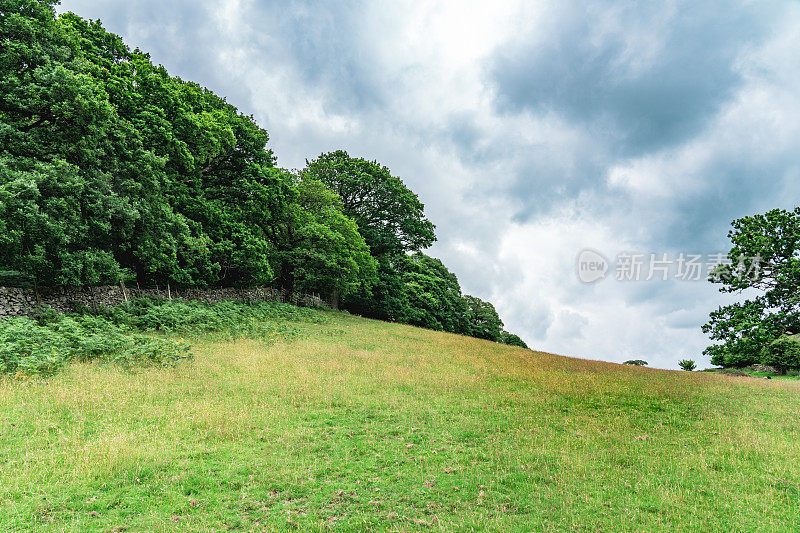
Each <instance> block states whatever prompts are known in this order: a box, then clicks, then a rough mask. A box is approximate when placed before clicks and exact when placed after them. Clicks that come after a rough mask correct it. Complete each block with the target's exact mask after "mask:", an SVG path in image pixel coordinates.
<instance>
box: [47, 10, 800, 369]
mask: <svg viewBox="0 0 800 533" xmlns="http://www.w3.org/2000/svg"><path fill="white" fill-rule="evenodd" d="M58 9H59V11H62V12H63V11H73V12H75V13H77V14H78V15H80V16H82V17H84V18H90V19H100V20H101V21H102V22H103V25H104V26H105V27H106V29H108V30H109V31H111V32H113V33H116V34H118V35H120V36H122V37H123V39H124V40H125V42H126V43H127V44H128V45H129V46H130V47H131V48H136V47H138V48H140V49H142V50H144V51H147V52H149V53H150V54H151V57H152V60H153V62H155V63H160V64H163V65H164V66H165V67H166V68H167V70H168V71H169V72H170V74H172V75H176V76H179V77H181V78H183V79H187V80H192V81H195V82H198V83H200V84H201V85H203V86H205V87H208V88H209V89H211V90H213V91H214V92H216V93H217V94H220V95H222V96H225V97H226V98H227V100H228V101H229V102H230V103H232V104H234V105H236V106H237V107H238V108H239V109H240V110H241V111H242V112H244V113H246V114H252V115H253V116H254V118H255V120H256V122H258V124H259V125H260V126H262V127H264V128H265V129H267V131H268V132H269V134H270V142H269V146H270V147H271V148H272V149H273V150H274V152H275V154H276V156H277V158H278V164H279V165H280V166H282V167H285V168H290V169H291V168H302V167H303V166H305V160H306V159H311V158H314V157H316V156H318V155H319V154H320V153H323V152H327V151H330V150H335V149H345V150H347V151H348V152H349V153H350V155H352V156H360V157H365V158H367V159H370V160H377V161H379V162H380V163H382V164H384V165H386V166H388V167H389V168H390V169H391V171H392V173H393V174H394V175H396V176H398V177H400V178H401V179H402V180H403V181H404V182H405V183H406V184H407V185H408V186H409V187H410V188H411V189H412V190H413V191H414V192H416V193H417V194H418V195H419V196H420V199H421V200H422V201H423V203H424V204H425V206H426V212H427V214H428V217H429V218H430V220H431V221H432V222H433V223H434V224H436V226H437V236H438V242H437V243H436V244H435V245H434V246H433V247H432V248H431V249H430V250H429V251H428V253H429V254H430V255H433V256H435V257H438V258H440V259H442V260H443V261H444V263H445V264H446V265H447V266H448V267H449V268H450V269H451V270H452V271H453V272H454V273H455V274H456V275H457V276H458V278H459V281H460V282H461V286H462V289H463V290H464V292H466V293H469V294H473V295H475V296H478V297H480V298H483V299H486V300H489V301H491V302H493V303H494V304H495V306H496V308H497V310H498V312H499V313H500V316H501V317H502V319H503V321H504V322H505V325H506V328H507V329H508V330H510V331H512V332H515V333H517V334H519V335H520V336H521V337H522V338H523V339H524V340H525V341H526V342H527V343H528V344H529V345H530V346H531V348H534V349H537V350H543V351H549V352H553V353H559V354H565V355H572V356H578V357H587V358H591V359H601V360H606V361H614V362H623V361H625V360H628V359H644V360H646V361H648V362H649V363H650V366H654V367H660V368H672V369H675V368H677V361H678V360H680V359H693V360H695V361H697V362H698V366H699V367H700V368H705V367H707V366H709V360H708V358H707V357H705V356H704V355H703V354H702V351H703V348H704V347H705V346H707V345H708V344H709V341H708V339H707V337H706V336H705V334H703V333H702V331H701V329H700V328H701V326H702V325H703V324H704V323H705V322H706V321H707V318H708V314H709V312H711V311H712V310H714V309H716V308H717V307H718V306H720V305H724V304H727V303H730V302H732V301H735V300H736V299H741V298H743V295H728V294H721V293H719V292H718V286H716V285H714V284H711V283H709V282H708V281H706V271H707V269H708V268H709V267H710V266H713V264H715V263H716V262H718V261H719V258H718V256H717V255H716V254H719V253H720V252H723V253H724V252H726V251H727V249H728V248H729V242H728V240H727V232H728V229H729V227H730V223H731V221H732V220H733V219H736V218H739V217H742V216H747V215H752V214H755V213H760V212H765V211H767V210H769V209H773V208H776V207H781V208H793V207H795V206H796V205H798V201H797V200H798V198H800V92H799V91H798V90H797V87H798V86H800V53H798V52H800V32H799V31H798V30H797V28H799V27H800V4H798V3H795V2H792V1H774V2H763V3H757V2H749V1H748V2H728V1H726V2H700V3H698V2H689V1H686V2H675V1H665V2H653V3H645V2H641V3H640V2H588V3H587V2H572V1H563V0H562V1H558V2H555V1H553V2H536V1H510V2H485V1H484V2H472V1H465V0H455V1H441V2H425V1H406V2H404V1H391V2H390V1H374V2H338V1H325V2H321V1H319V2H317V1H293V2H285V3H283V2H270V1H262V0H176V1H172V2H164V1H163V0H127V1H125V2H118V1H112V0H63V1H62V5H61V6H60V7H59V8H58ZM585 250H590V251H585ZM665 254H666V255H665ZM579 257H580V260H579ZM689 265H692V266H691V267H689ZM592 268H596V269H598V270H591V269H592ZM698 270H702V272H700V274H701V275H700V276H699V279H695V278H697V277H698V276H697V274H698ZM603 272H605V275H603ZM592 273H597V275H596V276H593V275H590V274H592ZM637 273H638V274H637ZM595 277H596V278H597V279H591V280H590V279H589V278H595ZM665 277H666V279H664V278H665ZM647 278H651V279H649V280H648V279H647Z"/></svg>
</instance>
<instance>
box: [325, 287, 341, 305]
mask: <svg viewBox="0 0 800 533" xmlns="http://www.w3.org/2000/svg"><path fill="white" fill-rule="evenodd" d="M340 299H341V294H340V293H339V291H338V290H336V289H334V290H333V291H332V292H331V295H330V297H329V298H328V305H330V306H331V309H339V300H340Z"/></svg>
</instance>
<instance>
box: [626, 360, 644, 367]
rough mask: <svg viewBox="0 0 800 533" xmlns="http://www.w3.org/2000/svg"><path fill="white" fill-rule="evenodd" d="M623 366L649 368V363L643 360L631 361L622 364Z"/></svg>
mask: <svg viewBox="0 0 800 533" xmlns="http://www.w3.org/2000/svg"><path fill="white" fill-rule="evenodd" d="M622 364H623V365H633V366H647V361H644V360H642V359H631V360H630V361H625V362H624V363H622Z"/></svg>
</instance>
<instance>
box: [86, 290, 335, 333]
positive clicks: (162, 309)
mask: <svg viewBox="0 0 800 533" xmlns="http://www.w3.org/2000/svg"><path fill="white" fill-rule="evenodd" d="M94 314H96V315H98V316H102V317H104V318H106V319H108V320H109V321H111V322H113V323H115V324H119V325H124V326H128V327H131V328H135V329H138V330H142V331H149V332H156V331H157V332H166V333H181V334H184V335H207V334H209V333H214V334H216V335H218V336H221V337H223V338H236V337H251V338H260V339H266V338H270V337H276V336H278V335H280V336H282V337H287V336H293V335H295V333H296V328H293V327H292V326H291V325H290V324H289V322H297V321H304V322H320V321H321V317H322V316H323V315H321V314H320V313H319V312H318V311H315V310H313V309H308V308H303V307H297V306H294V305H291V304H286V303H281V302H239V301H232V300H229V301H223V302H218V303H213V304H208V303H203V302H198V301H183V300H165V299H162V298H140V299H136V300H132V301H131V302H129V303H128V304H122V305H118V306H116V307H113V308H111V309H109V310H104V311H95V312H94Z"/></svg>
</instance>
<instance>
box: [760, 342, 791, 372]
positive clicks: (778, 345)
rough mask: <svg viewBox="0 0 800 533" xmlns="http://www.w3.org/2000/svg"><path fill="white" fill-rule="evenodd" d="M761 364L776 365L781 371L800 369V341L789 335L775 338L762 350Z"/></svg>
mask: <svg viewBox="0 0 800 533" xmlns="http://www.w3.org/2000/svg"><path fill="white" fill-rule="evenodd" d="M761 364H763V365H769V366H774V367H775V368H776V369H778V371H780V372H781V373H786V371H787V370H797V369H800V341H798V340H797V339H795V338H794V337H789V336H788V335H783V336H781V337H779V338H777V339H775V340H774V341H772V342H771V343H769V345H767V346H766V347H765V348H764V350H763V351H762V353H761Z"/></svg>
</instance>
